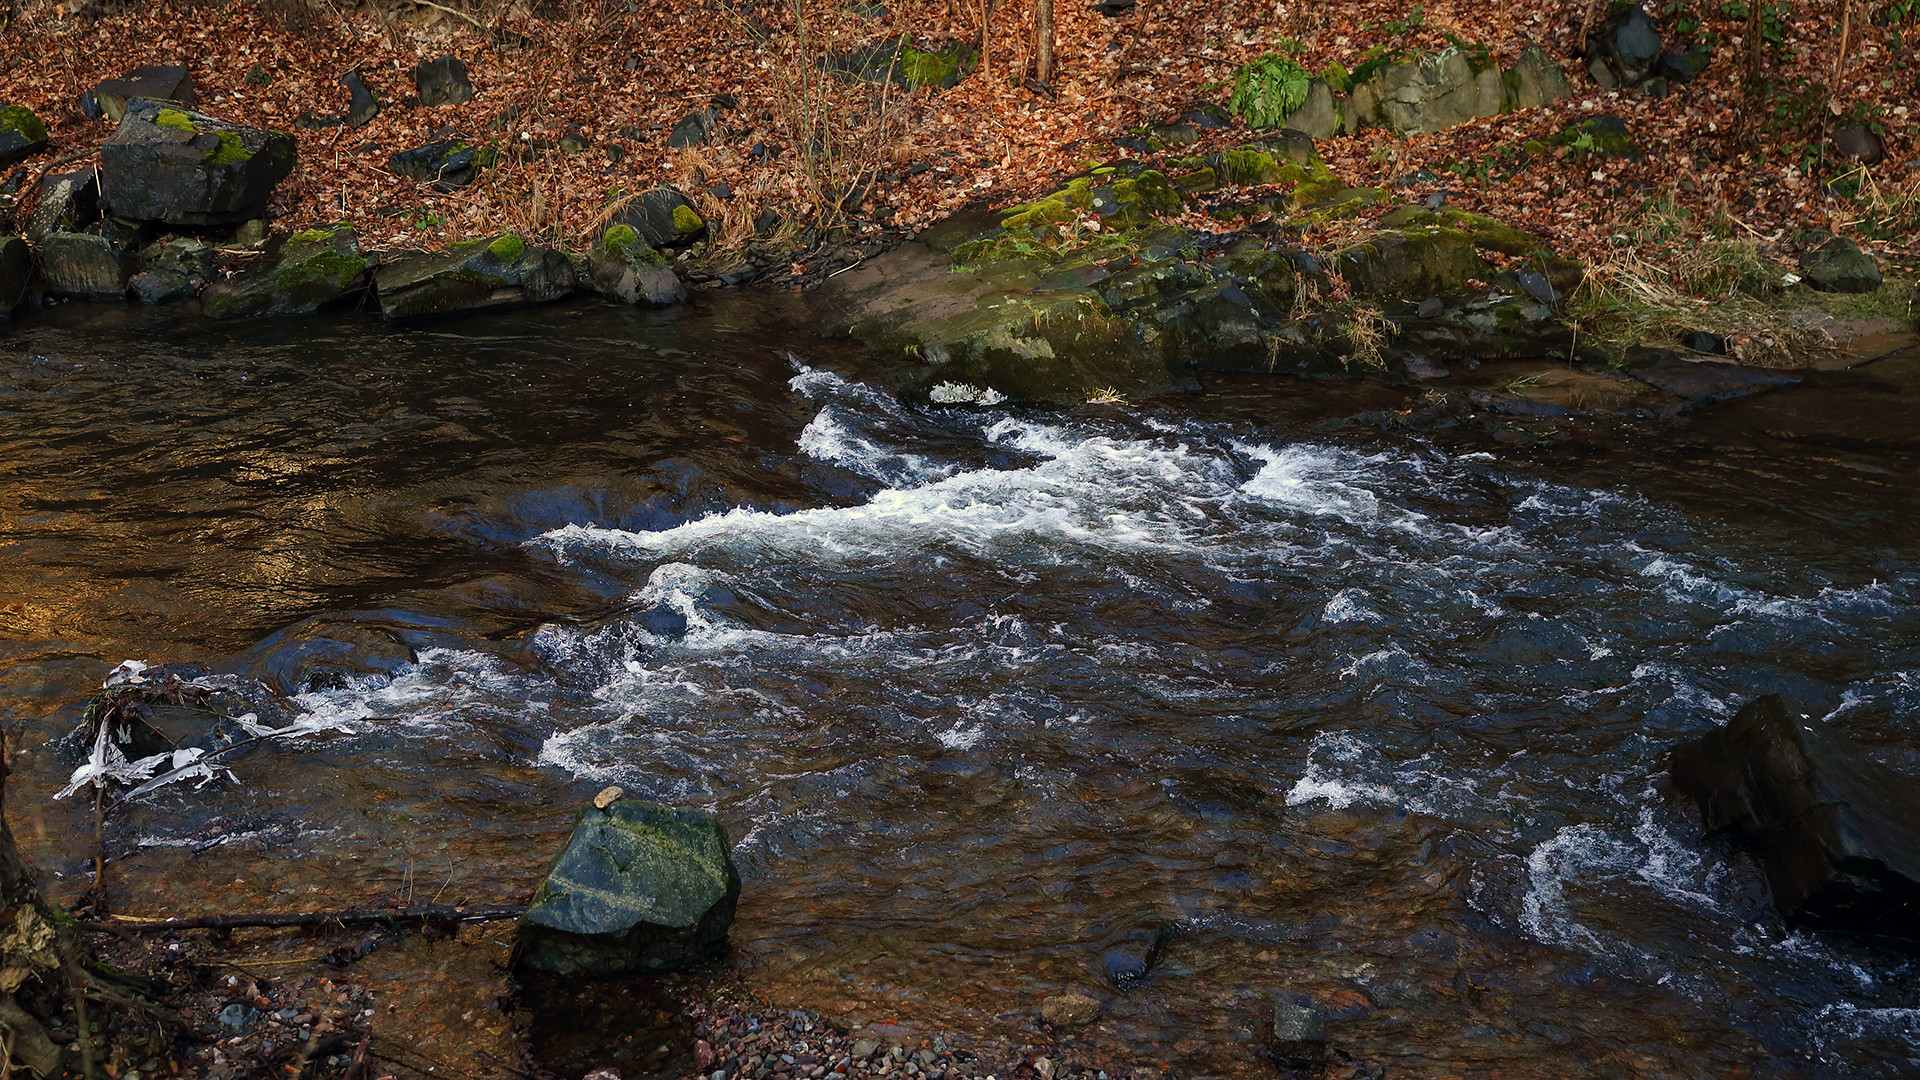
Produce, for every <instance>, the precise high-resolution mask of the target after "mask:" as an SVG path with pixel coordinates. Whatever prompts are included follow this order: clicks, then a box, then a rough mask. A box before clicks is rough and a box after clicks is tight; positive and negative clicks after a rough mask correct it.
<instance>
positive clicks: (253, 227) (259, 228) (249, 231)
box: [233, 218, 267, 247]
mask: <svg viewBox="0 0 1920 1080" xmlns="http://www.w3.org/2000/svg"><path fill="white" fill-rule="evenodd" d="M266 238H267V222H266V219H265V218H249V219H248V220H246V221H243V222H241V223H240V224H239V225H238V226H237V227H236V228H235V229H234V230H233V242H234V245H235V246H236V247H252V246H254V245H255V244H258V243H260V242H261V241H263V240H265V239H266Z"/></svg>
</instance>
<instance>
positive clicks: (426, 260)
mask: <svg viewBox="0 0 1920 1080" xmlns="http://www.w3.org/2000/svg"><path fill="white" fill-rule="evenodd" d="M573 281H574V272H573V264H572V263H571V262H570V261H568V259H567V257H566V256H565V255H564V254H562V253H560V252H558V251H555V250H554V249H553V248H550V247H534V246H530V245H528V244H527V243H526V242H525V241H523V240H521V239H520V238H519V237H518V236H515V235H513V234H511V233H509V234H507V235H505V236H499V237H495V238H494V239H492V240H471V241H468V242H466V243H462V244H455V245H453V246H452V247H449V248H448V249H447V250H445V251H441V252H433V253H429V254H423V255H414V256H410V257H407V258H403V259H399V260H397V261H395V262H391V263H386V264H384V265H382V266H381V267H380V268H379V269H378V270H375V271H374V276H373V282H374V290H375V291H376V292H378V293H379V294H380V313H381V314H382V315H384V316H385V317H386V318H389V319H415V318H422V317H425V316H431V315H448V314H452V313H455V312H461V311H478V310H482V309H485V308H500V307H518V306H521V305H525V304H544V303H546V302H548V301H550V300H558V299H560V298H561V297H563V296H565V295H567V294H568V293H570V292H572V291H573Z"/></svg>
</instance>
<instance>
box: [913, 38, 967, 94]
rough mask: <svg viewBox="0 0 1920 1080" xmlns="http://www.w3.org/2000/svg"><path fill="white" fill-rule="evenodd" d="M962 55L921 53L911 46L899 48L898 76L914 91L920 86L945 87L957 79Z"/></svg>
mask: <svg viewBox="0 0 1920 1080" xmlns="http://www.w3.org/2000/svg"><path fill="white" fill-rule="evenodd" d="M963 59H964V54H962V53H960V52H957V51H956V52H947V53H940V52H922V51H921V50H919V49H916V48H914V47H913V46H911V45H902V46H900V60H899V64H900V76H901V78H904V79H906V80H907V85H908V86H911V87H913V88H914V89H916V90H917V89H919V88H920V87H922V86H946V85H948V83H949V81H950V80H953V79H955V78H956V77H957V75H958V72H959V70H960V64H961V61H962V60H963Z"/></svg>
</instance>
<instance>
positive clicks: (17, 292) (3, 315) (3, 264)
mask: <svg viewBox="0 0 1920 1080" xmlns="http://www.w3.org/2000/svg"><path fill="white" fill-rule="evenodd" d="M32 280H33V258H32V256H30V255H28V254H27V242H26V241H25V240H22V239H20V238H19V237H17V236H0V322H4V321H5V320H6V319H8V318H11V317H12V315H13V309H14V308H17V307H19V306H20V303H21V301H23V300H25V299H26V298H27V285H28V284H29V283H30V282H31V281H32Z"/></svg>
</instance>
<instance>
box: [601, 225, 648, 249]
mask: <svg viewBox="0 0 1920 1080" xmlns="http://www.w3.org/2000/svg"><path fill="white" fill-rule="evenodd" d="M638 239H640V234H639V233H637V232H634V231H633V226H631V225H615V226H613V227H611V228H609V229H608V230H607V231H606V232H605V233H603V234H601V237H600V242H601V243H603V244H605V245H607V246H608V247H610V248H613V247H625V246H627V245H628V244H631V243H633V242H634V241H636V240H638Z"/></svg>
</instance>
